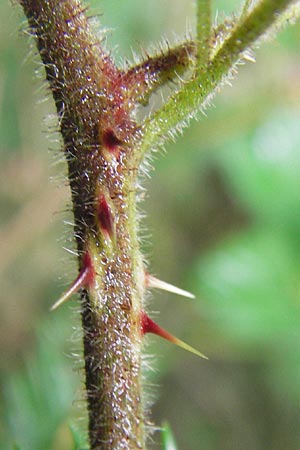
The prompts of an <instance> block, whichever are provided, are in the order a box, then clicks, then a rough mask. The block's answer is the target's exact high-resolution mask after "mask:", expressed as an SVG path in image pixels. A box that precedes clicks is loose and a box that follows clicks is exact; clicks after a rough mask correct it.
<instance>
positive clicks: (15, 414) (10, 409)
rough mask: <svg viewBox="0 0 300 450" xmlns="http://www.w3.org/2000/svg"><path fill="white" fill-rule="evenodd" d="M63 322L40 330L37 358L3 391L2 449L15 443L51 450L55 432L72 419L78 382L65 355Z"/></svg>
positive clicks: (30, 359) (31, 358)
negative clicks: (3, 433) (71, 414)
mask: <svg viewBox="0 0 300 450" xmlns="http://www.w3.org/2000/svg"><path fill="white" fill-rule="evenodd" d="M60 322H61V321H60V320H57V321H56V322H55V321H51V322H48V323H46V324H45V325H44V327H41V330H40V332H39V333H38V337H37V350H36V354H35V355H34V356H32V357H30V358H29V359H26V360H25V364H24V369H23V370H22V371H21V372H16V373H14V374H11V376H10V377H9V379H8V380H7V381H6V382H5V385H4V386H3V387H2V388H3V392H4V403H5V406H4V408H3V411H4V412H3V415H4V417H3V418H2V420H3V422H4V423H5V425H6V426H5V430H6V436H4V437H3V442H1V441H0V447H1V448H9V447H8V446H9V445H11V444H10V443H11V442H13V441H16V442H18V443H19V444H20V445H21V447H22V449H23V450H32V449H44V450H47V449H50V448H51V445H52V442H53V439H54V436H55V433H56V430H57V429H58V427H59V426H60V424H61V423H63V422H64V421H65V420H66V418H68V417H69V414H70V410H71V407H72V402H73V399H74V395H75V392H74V389H75V390H76V379H75V377H74V372H73V371H72V369H71V368H70V367H69V370H68V369H67V359H66V356H64V355H63V354H62V346H63V344H62V342H61V339H65V336H64V334H65V333H63V332H62V331H61V330H60ZM54 336H55V338H54ZM59 337H61V339H58V338H59Z"/></svg>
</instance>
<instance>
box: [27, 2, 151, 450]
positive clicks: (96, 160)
mask: <svg viewBox="0 0 300 450" xmlns="http://www.w3.org/2000/svg"><path fill="white" fill-rule="evenodd" d="M21 4H22V6H23V8H24V11H25V14H26V16H27V17H28V20H29V24H30V29H31V32H32V34H33V35H34V36H35V38H36V42H37V46H38V49H39V52H40V55H41V58H42V60H43V63H44V66H45V69H46V75H47V79H48V81H49V83H50V87H51V91H52V93H53V96H54V99H55V103H56V107H57V112H58V115H59V121H60V127H61V132H62V136H63V140H64V149H65V154H66V157H67V161H68V171H69V179H70V186H71V191H72V199H73V209H74V216H75V236H76V241H77V247H78V251H79V255H80V266H81V269H83V268H84V266H85V265H88V266H89V268H90V280H89V282H88V283H87V285H86V286H85V289H84V290H83V292H82V324H83V331H84V358H85V372H86V390H87V403H88V410H89V435H90V444H91V448H92V449H105V450H107V449H111V450H113V449H114V450H116V449H140V448H144V418H143V407H142V402H141V386H140V385H141V344H142V343H141V332H140V319H139V316H140V311H141V303H142V290H143V286H142V284H141V270H142V267H141V266H142V261H141V258H140V255H139V251H138V244H137V231H136V212H135V177H136V171H135V168H134V167H132V166H131V163H130V151H131V148H132V145H133V142H134V136H135V134H136V132H137V129H136V125H135V123H134V122H133V121H132V120H131V118H130V116H129V107H128V103H129V100H128V98H127V97H125V96H123V94H122V82H121V80H120V79H121V75H120V73H119V71H118V70H117V69H116V67H115V66H114V65H113V63H112V61H111V60H110V58H109V57H108V56H107V55H106V54H105V53H103V52H102V50H101V47H100V45H99V43H98V42H96V41H95V39H94V38H93V36H92V34H91V32H90V30H89V26H88V22H87V20H86V17H85V14H84V11H83V9H82V6H81V4H80V3H79V2H78V1H76V0H69V1H61V0H36V1H35V0H21ZM114 152H115V153H114ZM101 202H102V203H101ZM103 202H105V204H104V206H103ZM101 208H102V209H101ZM107 223H110V224H111V229H110V228H109V226H108V225H107Z"/></svg>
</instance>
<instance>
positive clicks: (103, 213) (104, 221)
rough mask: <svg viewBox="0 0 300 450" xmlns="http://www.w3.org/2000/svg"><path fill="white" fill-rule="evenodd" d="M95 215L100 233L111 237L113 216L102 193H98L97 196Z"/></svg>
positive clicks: (112, 234) (112, 235) (112, 233)
mask: <svg viewBox="0 0 300 450" xmlns="http://www.w3.org/2000/svg"><path fill="white" fill-rule="evenodd" d="M97 217H98V221H99V225H100V229H101V231H102V233H104V234H105V236H106V237H109V238H110V239H113V237H114V217H113V213H112V210H111V207H110V206H109V204H108V202H107V200H106V198H105V195H104V194H100V196H99V203H98V211H97Z"/></svg>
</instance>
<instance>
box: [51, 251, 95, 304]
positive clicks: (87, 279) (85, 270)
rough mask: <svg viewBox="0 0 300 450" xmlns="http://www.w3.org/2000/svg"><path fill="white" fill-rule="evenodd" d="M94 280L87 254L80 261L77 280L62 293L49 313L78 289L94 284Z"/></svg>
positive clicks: (90, 261)
mask: <svg viewBox="0 0 300 450" xmlns="http://www.w3.org/2000/svg"><path fill="white" fill-rule="evenodd" d="M94 278H95V270H94V267H93V264H92V260H91V257H90V255H89V254H88V253H85V254H84V256H83V259H82V268H81V270H80V272H79V274H78V276H77V278H76V279H75V280H74V281H73V283H72V284H71V285H70V286H69V288H68V289H67V290H66V291H65V292H64V293H63V295H62V296H61V297H60V298H59V299H58V300H57V301H56V302H55V303H54V305H52V306H51V308H50V311H53V310H54V309H57V308H58V307H59V306H60V305H62V304H63V303H65V302H66V301H67V300H69V298H70V297H71V296H72V295H73V294H76V292H78V291H79V289H80V288H82V287H88V286H90V285H91V284H92V283H93V282H94Z"/></svg>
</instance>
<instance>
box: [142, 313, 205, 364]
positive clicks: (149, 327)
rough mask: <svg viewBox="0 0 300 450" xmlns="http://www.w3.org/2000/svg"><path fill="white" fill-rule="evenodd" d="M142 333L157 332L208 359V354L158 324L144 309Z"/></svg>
mask: <svg viewBox="0 0 300 450" xmlns="http://www.w3.org/2000/svg"><path fill="white" fill-rule="evenodd" d="M141 333H142V335H143V336H144V335H145V334H146V333H153V334H156V335H157V336H160V337H162V338H163V339H166V340H167V341H170V342H172V343H173V344H175V345H177V346H178V347H181V348H183V349H184V350H187V351H188V352H191V353H194V354H195V355H197V356H200V357H201V358H204V359H208V358H207V356H205V355H204V354H203V353H201V352H199V351H198V350H196V349H195V348H193V347H191V346H190V345H188V344H186V343H185V342H183V341H182V340H181V339H178V338H177V337H175V336H174V335H173V334H171V333H169V332H168V331H166V330H165V329H164V328H162V327H160V326H159V325H157V323H155V322H154V321H153V320H152V319H150V317H149V316H148V315H147V314H146V313H145V312H144V311H142V313H141Z"/></svg>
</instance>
